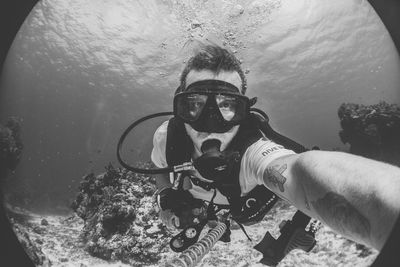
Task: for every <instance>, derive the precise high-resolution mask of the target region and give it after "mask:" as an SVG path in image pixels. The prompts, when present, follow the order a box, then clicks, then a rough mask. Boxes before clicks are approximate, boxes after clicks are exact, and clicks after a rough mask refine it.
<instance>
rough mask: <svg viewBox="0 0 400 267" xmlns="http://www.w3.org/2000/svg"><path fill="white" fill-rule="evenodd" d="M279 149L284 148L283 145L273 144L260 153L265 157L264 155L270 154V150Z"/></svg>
mask: <svg viewBox="0 0 400 267" xmlns="http://www.w3.org/2000/svg"><path fill="white" fill-rule="evenodd" d="M281 149H285V148H284V147H283V146H280V145H277V146H274V147H271V148H267V149H265V150H264V151H263V152H262V153H261V155H263V156H264V157H265V156H267V155H269V154H271V153H272V152H274V151H278V150H281Z"/></svg>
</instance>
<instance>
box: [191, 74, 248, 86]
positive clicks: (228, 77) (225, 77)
mask: <svg viewBox="0 0 400 267" xmlns="http://www.w3.org/2000/svg"><path fill="white" fill-rule="evenodd" d="M210 79H214V80H221V81H224V82H228V83H231V84H233V85H235V86H236V87H237V88H241V87H242V80H241V79H240V76H239V73H237V72H236V71H220V72H219V73H218V74H215V73H214V72H212V71H210V70H200V71H197V70H191V71H190V72H189V73H188V75H187V76H186V88H187V87H188V86H189V85H190V84H192V83H194V82H198V81H202V80H210Z"/></svg>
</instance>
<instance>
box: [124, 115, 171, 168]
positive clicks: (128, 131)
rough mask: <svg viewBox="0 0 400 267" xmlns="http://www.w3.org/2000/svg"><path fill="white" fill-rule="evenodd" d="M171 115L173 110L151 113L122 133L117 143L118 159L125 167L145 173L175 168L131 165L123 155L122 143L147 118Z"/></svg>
mask: <svg viewBox="0 0 400 267" xmlns="http://www.w3.org/2000/svg"><path fill="white" fill-rule="evenodd" d="M171 115H174V113H173V112H172V111H167V112H159V113H155V114H151V115H148V116H145V117H143V118H141V119H138V120H136V121H134V122H133V123H132V124H131V125H129V127H128V128H126V130H125V131H124V132H123V133H122V135H121V137H120V138H119V140H118V144H117V159H118V161H119V163H120V164H121V165H122V166H123V167H124V168H126V169H127V170H130V171H133V172H136V173H143V174H161V173H169V172H171V171H173V169H174V168H173V167H165V168H160V169H143V168H137V167H133V166H131V165H129V164H128V163H126V162H125V161H124V160H123V159H122V157H121V149H122V145H123V143H124V141H125V138H126V136H127V135H128V134H129V133H130V132H131V131H132V129H133V128H135V127H136V126H137V125H139V124H140V123H142V122H144V121H146V120H150V119H153V118H156V117H162V116H171Z"/></svg>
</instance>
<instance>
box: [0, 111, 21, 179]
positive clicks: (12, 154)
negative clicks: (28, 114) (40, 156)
mask: <svg viewBox="0 0 400 267" xmlns="http://www.w3.org/2000/svg"><path fill="white" fill-rule="evenodd" d="M22 148H23V145H22V141H21V125H20V122H19V119H17V118H16V117H10V118H9V119H8V120H7V122H6V124H5V125H2V124H0V179H4V177H5V175H6V174H7V172H8V171H13V170H15V168H16V167H17V165H18V163H19V161H20V159H21V155H22Z"/></svg>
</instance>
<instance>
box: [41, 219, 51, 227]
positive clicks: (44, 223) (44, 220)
mask: <svg viewBox="0 0 400 267" xmlns="http://www.w3.org/2000/svg"><path fill="white" fill-rule="evenodd" d="M40 224H41V225H45V226H47V225H49V222H48V221H47V220H46V219H42V220H41V221H40Z"/></svg>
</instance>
